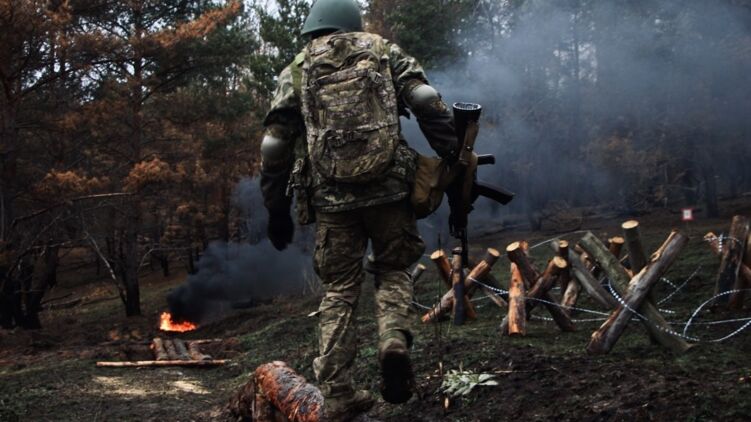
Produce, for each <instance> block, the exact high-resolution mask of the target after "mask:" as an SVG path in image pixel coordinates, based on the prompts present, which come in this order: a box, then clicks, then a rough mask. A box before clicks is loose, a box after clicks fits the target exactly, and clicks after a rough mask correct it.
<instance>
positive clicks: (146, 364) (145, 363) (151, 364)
mask: <svg viewBox="0 0 751 422" xmlns="http://www.w3.org/2000/svg"><path fill="white" fill-rule="evenodd" d="M226 363H227V360H225V359H215V360H140V361H132V362H97V363H96V366H98V367H100V368H155V367H165V366H186V367H192V366H221V365H224V364H226Z"/></svg>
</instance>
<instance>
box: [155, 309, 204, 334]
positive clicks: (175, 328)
mask: <svg viewBox="0 0 751 422" xmlns="http://www.w3.org/2000/svg"><path fill="white" fill-rule="evenodd" d="M196 328H198V326H197V325H196V324H193V323H192V322H187V321H186V322H180V323H178V322H175V321H173V320H172V315H170V313H169V312H162V315H161V316H160V317H159V329H160V330H162V331H172V332H178V333H184V332H187V331H193V330H195V329H196Z"/></svg>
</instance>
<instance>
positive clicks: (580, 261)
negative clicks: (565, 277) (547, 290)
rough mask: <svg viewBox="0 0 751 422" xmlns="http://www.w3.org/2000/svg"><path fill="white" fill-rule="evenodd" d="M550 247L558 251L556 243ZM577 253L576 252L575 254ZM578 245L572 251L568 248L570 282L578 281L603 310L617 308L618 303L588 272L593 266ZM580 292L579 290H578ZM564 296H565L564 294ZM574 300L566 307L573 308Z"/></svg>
mask: <svg viewBox="0 0 751 422" xmlns="http://www.w3.org/2000/svg"><path fill="white" fill-rule="evenodd" d="M550 246H551V247H552V248H553V250H554V251H557V250H558V241H553V242H552V243H551V244H550ZM577 251H578V252H577ZM584 255H586V252H585V251H584V250H583V249H582V248H581V246H579V245H578V244H577V245H575V246H574V248H573V250H571V248H569V253H568V256H569V259H568V263H569V264H570V265H571V268H570V269H569V271H570V272H571V278H572V280H575V281H578V282H579V285H580V287H581V288H583V289H584V290H585V291H586V292H587V294H588V295H589V296H591V297H592V299H594V300H596V301H597V302H598V303H599V304H600V305H602V306H603V307H604V308H605V309H607V310H611V309H615V307H616V306H618V302H617V301H616V300H615V298H613V296H612V295H611V294H610V293H608V291H607V290H605V288H604V287H602V285H601V284H600V282H599V281H597V279H596V278H594V276H593V275H592V273H591V272H590V271H591V269H588V268H593V267H594V264H592V261H591V259H590V258H589V256H588V255H587V256H584ZM580 290H581V289H580ZM564 296H565V294H564ZM577 298H578V294H577V297H576V298H572V299H571V300H570V301H568V306H573V305H574V304H575V303H576V299H577Z"/></svg>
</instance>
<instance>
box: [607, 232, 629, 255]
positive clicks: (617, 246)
mask: <svg viewBox="0 0 751 422" xmlns="http://www.w3.org/2000/svg"><path fill="white" fill-rule="evenodd" d="M625 243H626V241H625V240H624V239H623V238H622V237H620V236H616V237H611V238H610V239H608V250H609V251H610V253H612V254H613V256H614V257H616V258H620V256H621V251H623V245H624V244H625Z"/></svg>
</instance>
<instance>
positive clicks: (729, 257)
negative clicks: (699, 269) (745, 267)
mask: <svg viewBox="0 0 751 422" xmlns="http://www.w3.org/2000/svg"><path fill="white" fill-rule="evenodd" d="M749 228H750V226H749V219H748V218H747V217H745V216H742V215H736V216H735V217H733V223H732V225H731V226H730V237H729V238H728V239H727V240H726V241H725V243H724V245H723V248H722V261H721V262H720V269H719V271H718V272H717V283H716V286H715V294H716V295H718V294H720V293H725V292H727V291H729V290H731V289H735V287H737V286H742V285H743V281H742V280H741V281H740V283H739V280H738V274H739V272H740V265H741V263H742V261H743V257H744V249H745V248H746V241H747V239H748V234H749ZM730 296H735V295H730ZM729 301H730V298H729V297H728V295H724V296H722V297H720V298H718V299H717V302H718V303H721V304H727V303H728V302H729ZM734 302H735V303H738V302H742V300H740V301H739V300H738V298H735V299H734Z"/></svg>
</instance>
